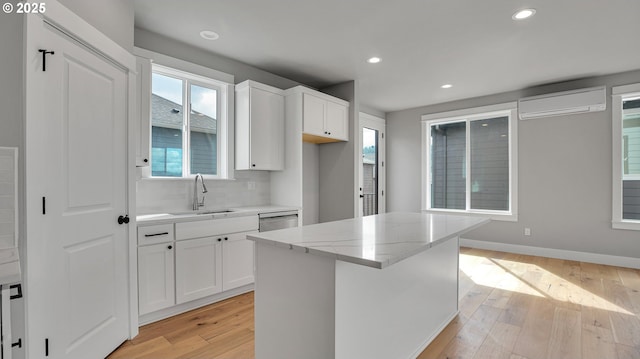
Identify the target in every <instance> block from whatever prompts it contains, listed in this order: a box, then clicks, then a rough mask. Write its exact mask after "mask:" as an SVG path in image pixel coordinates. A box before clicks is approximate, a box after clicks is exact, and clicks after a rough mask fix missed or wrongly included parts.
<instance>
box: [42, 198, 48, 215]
mask: <svg viewBox="0 0 640 359" xmlns="http://www.w3.org/2000/svg"><path fill="white" fill-rule="evenodd" d="M42 214H47V198H46V197H42Z"/></svg>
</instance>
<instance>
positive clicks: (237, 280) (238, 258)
mask: <svg viewBox="0 0 640 359" xmlns="http://www.w3.org/2000/svg"><path fill="white" fill-rule="evenodd" d="M254 233H257V231H254V232H243V233H234V234H230V235H229V236H227V237H225V238H224V243H223V248H222V257H223V258H224V259H223V261H222V263H223V269H222V287H223V288H224V290H229V289H233V288H238V287H242V286H243V285H246V284H250V283H253V282H254V270H255V268H254V251H253V246H254V242H253V241H250V240H248V239H247V234H254Z"/></svg>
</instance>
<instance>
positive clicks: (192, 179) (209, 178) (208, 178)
mask: <svg viewBox="0 0 640 359" xmlns="http://www.w3.org/2000/svg"><path fill="white" fill-rule="evenodd" d="M203 177H204V179H205V180H206V181H235V180H236V179H235V178H219V177H209V176H203ZM194 179H195V175H193V176H192V177H140V178H139V180H141V181H191V182H193V181H194Z"/></svg>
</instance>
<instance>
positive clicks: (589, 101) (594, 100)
mask: <svg viewBox="0 0 640 359" xmlns="http://www.w3.org/2000/svg"><path fill="white" fill-rule="evenodd" d="M606 93H607V89H606V87H605V86H600V87H591V88H586V89H581V90H573V91H564V92H556V93H551V94H546V95H540V96H532V97H525V98H521V99H520V100H518V112H519V114H520V119H521V120H531V119H534V118H542V117H551V116H559V115H570V114H576V113H585V112H596V111H604V110H605V109H606V108H607V98H606Z"/></svg>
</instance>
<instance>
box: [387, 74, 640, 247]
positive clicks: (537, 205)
mask: <svg viewBox="0 0 640 359" xmlns="http://www.w3.org/2000/svg"><path fill="white" fill-rule="evenodd" d="M637 82H640V70H639V71H634V72H627V73H622V74H616V75H611V76H604V77H595V78H588V79H582V80H576V81H572V82H565V83H559V84H553V85H547V86H540V87H536V88H531V89H526V90H522V91H515V92H509V93H503V94H497V95H492V96H486V97H480V98H474V99H469V100H461V101H455V102H451V103H445V104H439V105H433V106H426V107H420V108H414V109H408V110H404V111H397V112H392V113H388V114H387V193H388V197H387V209H388V211H418V210H420V209H421V208H420V206H421V201H420V196H421V191H422V188H421V160H420V153H421V150H422V149H421V132H420V131H421V130H420V116H421V115H423V114H428V113H437V112H443V111H451V110H456V109H462V108H470V107H476V106H483V105H490V104H496V103H503V102H509V101H516V100H517V99H518V98H520V97H525V96H531V95H537V94H543V93H551V92H557V91H563V90H569V89H577V88H584V87H591V86H598V85H607V87H608V95H610V93H611V86H618V85H624V84H629V83H637ZM607 99H608V104H607V110H606V111H603V112H596V113H589V114H580V115H569V116H560V117H552V118H546V119H537V120H529V121H520V122H519V128H518V136H519V137H518V141H519V149H518V153H519V158H518V161H519V162H518V165H519V174H518V178H519V184H518V186H519V193H518V196H519V197H518V201H519V209H518V212H519V213H518V214H519V220H518V222H499V221H494V222H492V223H490V224H489V225H487V226H485V227H482V228H480V229H478V230H475V231H473V232H471V233H469V234H467V235H465V237H466V238H469V239H475V240H482V241H491V242H498V243H507V244H516V245H526V246H533V247H544V248H553V249H561V250H570V251H579V252H590V253H597V254H608V255H615V256H626V257H636V258H640V233H639V232H637V231H625V230H613V229H611V200H612V194H611V193H612V192H611V191H612V189H611V183H612V182H611V181H612V180H611V176H612V174H611V161H612V158H611V156H612V155H611V146H612V145H611V99H610V96H607ZM524 227H529V228H531V231H532V235H531V236H524V235H523V232H524Z"/></svg>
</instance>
